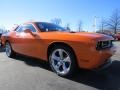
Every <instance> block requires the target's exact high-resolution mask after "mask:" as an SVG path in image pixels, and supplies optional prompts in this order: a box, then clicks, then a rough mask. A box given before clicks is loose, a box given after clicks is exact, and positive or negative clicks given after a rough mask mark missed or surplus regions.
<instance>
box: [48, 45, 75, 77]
mask: <svg viewBox="0 0 120 90" xmlns="http://www.w3.org/2000/svg"><path fill="white" fill-rule="evenodd" d="M49 63H50V66H51V68H52V70H53V71H54V72H55V73H57V74H58V75H59V76H63V77H66V76H71V75H73V74H74V72H75V71H76V66H77V65H76V58H75V55H74V53H73V51H72V50H71V49H70V48H69V47H66V46H60V45H59V46H55V47H54V48H52V50H51V52H50V55H49Z"/></svg>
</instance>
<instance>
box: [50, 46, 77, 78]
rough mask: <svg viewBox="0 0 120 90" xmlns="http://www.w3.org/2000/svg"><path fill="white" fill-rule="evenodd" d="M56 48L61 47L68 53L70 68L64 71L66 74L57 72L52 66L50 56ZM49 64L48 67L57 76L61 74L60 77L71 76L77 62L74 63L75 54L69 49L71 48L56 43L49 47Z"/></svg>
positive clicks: (75, 69)
mask: <svg viewBox="0 0 120 90" xmlns="http://www.w3.org/2000/svg"><path fill="white" fill-rule="evenodd" d="M58 49H62V50H64V51H65V52H67V53H68V55H69V57H70V61H71V64H70V69H69V71H68V72H67V73H66V74H60V73H58V72H57V71H56V70H55V68H54V67H53V65H52V59H51V56H52V54H53V52H54V51H55V50H58ZM49 64H50V67H51V69H52V70H53V71H54V72H55V73H56V74H57V75H59V76H62V77H71V76H73V75H74V74H75V72H76V71H77V69H78V67H77V63H76V57H75V54H74V52H73V51H72V50H71V48H69V47H68V46H65V45H57V46H54V47H53V48H51V50H50V54H49Z"/></svg>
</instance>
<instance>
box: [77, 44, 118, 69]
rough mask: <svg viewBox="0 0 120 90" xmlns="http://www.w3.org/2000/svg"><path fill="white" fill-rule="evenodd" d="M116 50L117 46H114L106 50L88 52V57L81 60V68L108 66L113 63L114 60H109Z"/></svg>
mask: <svg viewBox="0 0 120 90" xmlns="http://www.w3.org/2000/svg"><path fill="white" fill-rule="evenodd" d="M115 52H116V47H115V46H113V47H111V48H109V49H105V50H100V51H98V50H93V51H91V52H90V53H89V54H86V58H85V60H84V59H81V60H79V63H80V64H79V66H80V68H84V69H90V70H94V69H98V68H99V69H100V68H101V69H102V68H107V67H108V66H110V65H111V63H112V61H111V60H109V58H110V57H111V56H113V55H114V54H115Z"/></svg>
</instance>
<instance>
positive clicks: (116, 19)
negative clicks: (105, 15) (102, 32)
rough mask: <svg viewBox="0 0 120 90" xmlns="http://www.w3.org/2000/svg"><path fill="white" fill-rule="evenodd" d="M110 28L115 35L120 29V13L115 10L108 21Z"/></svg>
mask: <svg viewBox="0 0 120 90" xmlns="http://www.w3.org/2000/svg"><path fill="white" fill-rule="evenodd" d="M107 24H108V28H109V29H111V30H113V32H114V34H116V33H117V30H119V29H120V12H119V10H115V11H114V12H113V14H112V16H111V17H110V19H109V21H108V23H107Z"/></svg>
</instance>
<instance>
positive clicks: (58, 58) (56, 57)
mask: <svg viewBox="0 0 120 90" xmlns="http://www.w3.org/2000/svg"><path fill="white" fill-rule="evenodd" d="M52 59H53V60H56V61H59V60H60V57H58V56H56V55H55V54H53V55H52Z"/></svg>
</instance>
